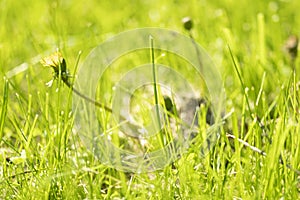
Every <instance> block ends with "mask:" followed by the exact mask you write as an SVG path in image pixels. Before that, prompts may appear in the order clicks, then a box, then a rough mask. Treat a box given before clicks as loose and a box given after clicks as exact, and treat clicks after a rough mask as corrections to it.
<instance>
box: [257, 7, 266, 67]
mask: <svg viewBox="0 0 300 200" xmlns="http://www.w3.org/2000/svg"><path fill="white" fill-rule="evenodd" d="M257 23H258V41H259V56H260V61H261V63H262V64H263V65H264V64H266V45H265V16H264V14H262V13H258V15H257Z"/></svg>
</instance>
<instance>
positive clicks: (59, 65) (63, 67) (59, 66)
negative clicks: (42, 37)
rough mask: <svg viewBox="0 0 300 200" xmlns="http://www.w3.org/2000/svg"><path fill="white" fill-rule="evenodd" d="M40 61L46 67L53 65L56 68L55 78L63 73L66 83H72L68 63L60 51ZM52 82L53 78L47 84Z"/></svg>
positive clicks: (62, 76) (62, 77)
mask: <svg viewBox="0 0 300 200" xmlns="http://www.w3.org/2000/svg"><path fill="white" fill-rule="evenodd" d="M40 63H41V64H42V65H43V66H44V67H51V68H52V69H53V70H54V73H55V74H54V79H55V78H57V77H59V75H61V79H62V80H63V82H64V83H66V84H67V85H70V82H69V74H68V71H67V64H66V61H65V59H64V57H63V56H62V54H61V53H60V52H59V51H57V52H55V53H53V54H51V55H50V56H47V57H45V58H43V59H41V61H40ZM52 82H53V80H51V81H50V82H49V83H47V85H48V86H51V85H52Z"/></svg>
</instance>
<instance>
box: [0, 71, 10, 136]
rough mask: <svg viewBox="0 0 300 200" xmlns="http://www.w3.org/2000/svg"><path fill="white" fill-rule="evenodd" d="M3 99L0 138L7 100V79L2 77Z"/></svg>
mask: <svg viewBox="0 0 300 200" xmlns="http://www.w3.org/2000/svg"><path fill="white" fill-rule="evenodd" d="M4 82H5V83H4V88H3V99H2V108H1V117H0V139H1V140H2V137H3V129H4V122H5V118H6V114H7V102H8V79H6V77H4Z"/></svg>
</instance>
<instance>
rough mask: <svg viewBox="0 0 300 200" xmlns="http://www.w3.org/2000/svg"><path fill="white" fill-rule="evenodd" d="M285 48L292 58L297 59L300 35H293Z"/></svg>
mask: <svg viewBox="0 0 300 200" xmlns="http://www.w3.org/2000/svg"><path fill="white" fill-rule="evenodd" d="M285 48H286V50H287V52H288V53H289V55H290V56H291V58H292V60H294V59H296V58H297V55H298V37H297V36H295V35H291V36H290V37H289V38H288V39H287V41H286V44H285Z"/></svg>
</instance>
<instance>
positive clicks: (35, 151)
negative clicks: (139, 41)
mask: <svg viewBox="0 0 300 200" xmlns="http://www.w3.org/2000/svg"><path fill="white" fill-rule="evenodd" d="M299 7H300V2H299V1H296V0H294V1H292V0H291V1H289V0H287V1H270V2H267V1H258V2H255V3H253V2H252V1H239V2H236V1H231V0H227V1H204V0H201V1H196V0H192V1H189V2H187V1H186V2H184V1H169V0H161V1H111V2H110V1H102V2H96V1H91V2H88V3H87V2H86V1H82V0H76V1H74V2H71V1H33V0H27V1H5V0H1V1H0V22H1V24H2V28H1V29H0V77H1V78H0V88H1V89H0V95H1V98H0V137H1V138H0V139H1V140H0V147H1V148H0V162H1V165H0V174H1V176H0V198H1V199H2V198H3V199H12V198H15V199H84V198H87V199H105V198H106V199H113V198H115V199H298V198H300V175H299V173H297V172H296V171H295V170H297V169H298V170H299V169H300V148H299V146H300V135H299V133H300V125H299V124H300V123H299V120H300V104H299V100H300V88H299V87H300V85H299V70H300V68H299V66H300V63H299V58H297V59H296V60H295V63H294V64H295V73H293V68H292V67H293V64H292V63H291V59H290V58H289V55H288V54H287V53H286V52H284V51H283V46H284V44H285V41H286V39H287V38H288V37H289V36H290V35H291V34H296V35H299V34H300V32H299V29H300V21H299V20H297V19H300V12H299V9H298V8H299ZM185 16H190V17H191V18H192V19H193V22H194V28H193V29H192V34H193V37H194V38H195V40H196V41H197V42H198V43H199V44H201V45H202V46H203V47H204V48H205V49H206V50H207V52H208V54H209V55H210V56H211V57H212V60H213V61H214V62H215V64H216V66H217V68H218V70H219V71H220V73H221V74H222V78H223V80H224V86H225V90H226V94H227V96H226V105H224V108H225V111H226V113H225V114H227V113H230V112H231V111H232V113H231V114H230V115H229V116H228V118H227V119H226V123H225V124H224V126H223V127H222V130H221V132H220V139H219V140H218V141H217V144H216V145H215V146H214V147H213V149H212V150H211V151H210V152H209V154H208V155H207V156H205V157H202V156H200V154H199V145H200V144H201V143H202V142H203V138H202V135H201V134H199V135H197V136H196V138H195V139H194V142H193V144H191V146H190V148H189V149H188V150H187V152H186V153H184V154H183V155H182V156H181V158H179V159H178V160H176V161H175V162H174V163H172V164H171V165H170V166H167V167H165V168H164V169H162V170H158V171H154V172H151V173H150V172H149V173H141V174H137V173H136V174H135V173H125V172H122V171H118V170H116V169H113V168H109V167H107V166H106V165H103V164H101V163H100V162H99V161H98V160H97V159H96V158H95V157H94V156H93V154H92V153H91V152H90V151H89V150H88V149H87V148H86V147H85V146H84V145H83V144H82V143H81V142H80V141H81V140H80V138H79V136H78V133H76V131H75V130H74V129H73V125H74V119H73V115H72V112H71V111H72V104H71V101H72V93H71V91H70V90H69V89H68V87H66V86H65V85H63V83H62V82H57V81H56V82H54V84H53V86H52V87H50V88H49V87H47V86H46V85H45V83H47V82H48V81H49V80H51V78H52V76H53V73H52V71H51V69H48V68H44V67H42V66H41V64H39V62H38V61H39V59H40V58H42V57H44V56H48V55H49V54H51V53H53V52H55V51H56V48H59V49H60V50H61V51H62V53H63V55H64V57H65V59H66V61H67V66H68V69H69V70H70V72H71V73H73V72H74V70H75V66H76V62H77V61H76V60H77V57H78V52H79V51H82V55H81V59H80V61H79V64H81V63H82V62H83V60H84V58H85V57H86V56H87V55H88V53H89V52H90V51H91V50H92V48H93V47H96V46H97V45H98V44H100V43H101V42H103V41H105V39H107V38H109V37H110V36H113V35H115V34H118V33H120V32H122V31H125V30H129V29H133V28H143V27H163V28H168V29H173V30H176V31H179V32H181V33H183V34H186V35H187V36H188V35H189V33H188V32H187V31H186V30H184V28H183V25H182V24H181V19H182V18H183V17H185ZM154 46H155V40H154ZM228 47H230V49H231V51H232V54H231V53H230V50H229V48H228ZM144 53H145V54H143V52H136V54H133V55H130V56H131V57H129V59H126V58H124V59H123V60H122V59H120V61H116V63H121V64H122V66H128V69H130V67H132V66H137V65H140V64H142V63H145V61H148V63H150V58H149V51H147V52H144ZM155 56H156V57H159V52H155ZM164 59H165V60H164ZM168 59H169V60H168ZM159 61H161V62H166V63H173V64H174V63H176V62H180V63H184V62H183V61H182V60H181V61H177V60H176V58H174V55H166V56H165V57H164V58H160V60H159ZM21 64H22V65H21ZM17 66H19V67H20V66H22V67H23V69H24V70H21V68H16V67H17ZM114 67H115V68H114ZM12 69H15V70H16V69H17V70H16V71H10V70H12ZM112 69H114V70H108V71H107V72H106V73H107V77H106V78H107V79H104V80H103V85H102V86H101V87H103V88H104V89H107V90H106V91H105V93H107V94H111V93H112V92H113V91H112V88H111V86H112V85H111V82H110V81H109V80H110V78H111V79H112V80H114V79H118V78H119V77H120V76H121V75H122V73H123V72H124V71H126V70H128V69H125V68H118V67H117V64H116V65H113V66H112ZM180 70H182V69H180ZM8 72H10V73H8ZM119 72H120V73H119ZM182 73H183V74H188V72H184V70H182ZM5 76H6V78H4V77H5ZM8 76H9V77H8ZM191 80H193V77H192V78H191ZM56 88H59V90H57V89H56ZM103 88H101V91H103ZM101 94H102V93H101V92H100V94H98V95H99V96H101ZM158 96H159V95H158ZM101 98H102V97H101ZM103 98H106V97H103ZM105 101H109V99H108V100H107V99H105ZM108 103H109V102H108ZM106 114H107V115H104V114H103V116H101V119H100V120H101V122H102V123H103V124H105V123H108V122H107V121H108V120H107V119H108V118H109V113H106ZM204 116H205V115H203V114H202V118H201V117H200V119H199V120H203V118H204ZM206 128H207V127H202V126H201V127H200V129H202V130H205V129H206ZM228 134H230V135H233V136H234V137H235V138H236V139H230V137H228ZM237 138H239V139H241V140H243V141H245V142H247V144H248V146H247V144H246V145H243V143H241V142H240V141H238V140H237ZM113 141H114V143H115V144H117V145H120V146H122V145H123V146H129V147H128V148H132V149H134V150H135V149H136V148H137V146H135V143H134V141H132V142H130V140H129V139H126V138H125V139H124V138H119V137H118V135H117V134H114V135H113ZM153 141H154V142H153V143H155V141H157V140H155V138H154V139H153ZM249 145H250V146H252V147H257V148H258V149H260V150H262V151H264V152H265V154H266V155H265V156H264V155H261V154H259V153H258V152H256V151H254V150H253V149H251V148H250V147H249ZM149 148H150V149H151V147H149ZM155 148H156V147H155ZM8 159H9V160H8ZM280 160H281V161H280Z"/></svg>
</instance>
